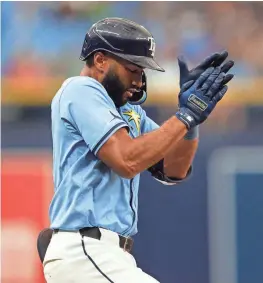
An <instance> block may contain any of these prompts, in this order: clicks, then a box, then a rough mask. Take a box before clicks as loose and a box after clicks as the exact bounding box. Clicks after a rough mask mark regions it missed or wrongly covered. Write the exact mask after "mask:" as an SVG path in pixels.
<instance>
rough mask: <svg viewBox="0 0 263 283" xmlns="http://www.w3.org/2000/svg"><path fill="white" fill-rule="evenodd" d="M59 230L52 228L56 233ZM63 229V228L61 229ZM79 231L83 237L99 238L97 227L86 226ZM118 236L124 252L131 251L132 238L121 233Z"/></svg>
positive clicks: (99, 233)
mask: <svg viewBox="0 0 263 283" xmlns="http://www.w3.org/2000/svg"><path fill="white" fill-rule="evenodd" d="M59 231H60V229H54V233H58V232H59ZM61 231H63V230H61ZM79 233H80V235H81V236H85V237H89V238H93V239H97V240H100V238H101V232H100V230H99V228H98V227H86V228H82V229H80V230H79ZM118 236H119V239H120V241H119V244H120V247H121V248H122V249H124V250H125V251H126V252H129V253H130V252H131V250H132V246H133V239H132V238H130V237H127V238H126V237H123V236H121V235H118Z"/></svg>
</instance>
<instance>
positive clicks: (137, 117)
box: [122, 110, 141, 133]
mask: <svg viewBox="0 0 263 283" xmlns="http://www.w3.org/2000/svg"><path fill="white" fill-rule="evenodd" d="M122 114H123V115H126V116H128V117H129V119H128V122H131V121H133V122H134V124H135V126H136V129H137V131H138V133H139V132H140V127H141V116H140V115H139V114H138V113H137V112H135V111H134V110H127V111H125V112H122Z"/></svg>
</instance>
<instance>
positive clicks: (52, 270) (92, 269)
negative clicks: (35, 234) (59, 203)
mask: <svg viewBox="0 0 263 283" xmlns="http://www.w3.org/2000/svg"><path fill="white" fill-rule="evenodd" d="M100 231H101V239H100V240H97V239H94V238H91V237H85V236H84V237H83V236H81V234H80V233H79V232H61V231H60V232H58V233H54V234H53V236H52V239H51V242H50V244H49V247H48V250H47V253H46V255H45V259H44V263H43V266H44V273H45V277H46V280H47V282H48V283H53V282H56V283H60V282H61V283H62V282H63V283H67V282H78V283H81V282H83V283H84V282H87V280H90V282H95V283H105V282H107V281H108V282H114V283H115V282H144V281H145V280H146V281H145V282H148V281H147V280H148V279H149V278H151V277H150V276H149V275H147V274H145V273H143V272H142V271H141V270H140V269H139V268H137V266H136V262H135V259H134V258H133V256H132V255H131V254H130V253H128V252H126V251H124V250H123V249H122V248H121V247H120V243H119V236H118V234H116V233H114V232H111V231H107V230H105V229H100ZM142 277H143V278H144V279H143V280H144V281H141V279H142ZM148 277H149V278H148ZM139 278H140V279H139ZM145 278H148V279H145ZM130 279H132V280H133V281H131V280H130ZM149 280H150V279H149ZM152 280H154V279H152ZM149 282H156V281H149Z"/></svg>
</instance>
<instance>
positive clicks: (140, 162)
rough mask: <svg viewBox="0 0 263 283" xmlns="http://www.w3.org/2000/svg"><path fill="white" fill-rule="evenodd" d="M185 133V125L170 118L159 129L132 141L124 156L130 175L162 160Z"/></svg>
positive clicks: (174, 118)
mask: <svg viewBox="0 0 263 283" xmlns="http://www.w3.org/2000/svg"><path fill="white" fill-rule="evenodd" d="M186 132H187V130H186V127H185V125H184V124H183V123H182V122H180V121H179V120H178V119H177V118H176V117H172V118H170V119H169V120H167V121H166V122H165V123H164V124H163V125H162V126H161V127H160V128H159V129H157V130H155V131H153V132H150V133H147V134H144V135H142V136H139V137H138V138H136V139H133V140H132V142H131V143H130V144H129V147H128V148H127V149H126V150H125V154H124V156H125V163H126V164H127V168H128V170H129V172H130V175H131V176H135V175H137V174H138V173H140V172H142V171H144V170H146V169H147V168H149V167H150V166H152V165H153V164H155V163H157V162H158V161H160V160H161V159H163V158H164V156H165V155H167V154H168V152H169V150H170V148H171V146H172V145H174V144H176V143H178V142H179V141H180V140H182V138H183V137H184V135H185V134H186Z"/></svg>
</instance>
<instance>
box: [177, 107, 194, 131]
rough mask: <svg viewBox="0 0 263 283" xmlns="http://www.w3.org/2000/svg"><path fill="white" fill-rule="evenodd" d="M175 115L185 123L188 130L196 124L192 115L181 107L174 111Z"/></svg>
mask: <svg viewBox="0 0 263 283" xmlns="http://www.w3.org/2000/svg"><path fill="white" fill-rule="evenodd" d="M175 116H176V117H177V118H178V119H179V120H180V121H181V122H183V123H184V124H185V125H186V128H187V130H188V131H189V130H190V129H191V128H193V127H195V126H196V123H195V120H194V118H193V116H191V115H190V114H188V113H187V112H186V111H185V110H184V109H183V108H181V109H180V110H179V111H178V112H176V113H175Z"/></svg>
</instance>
